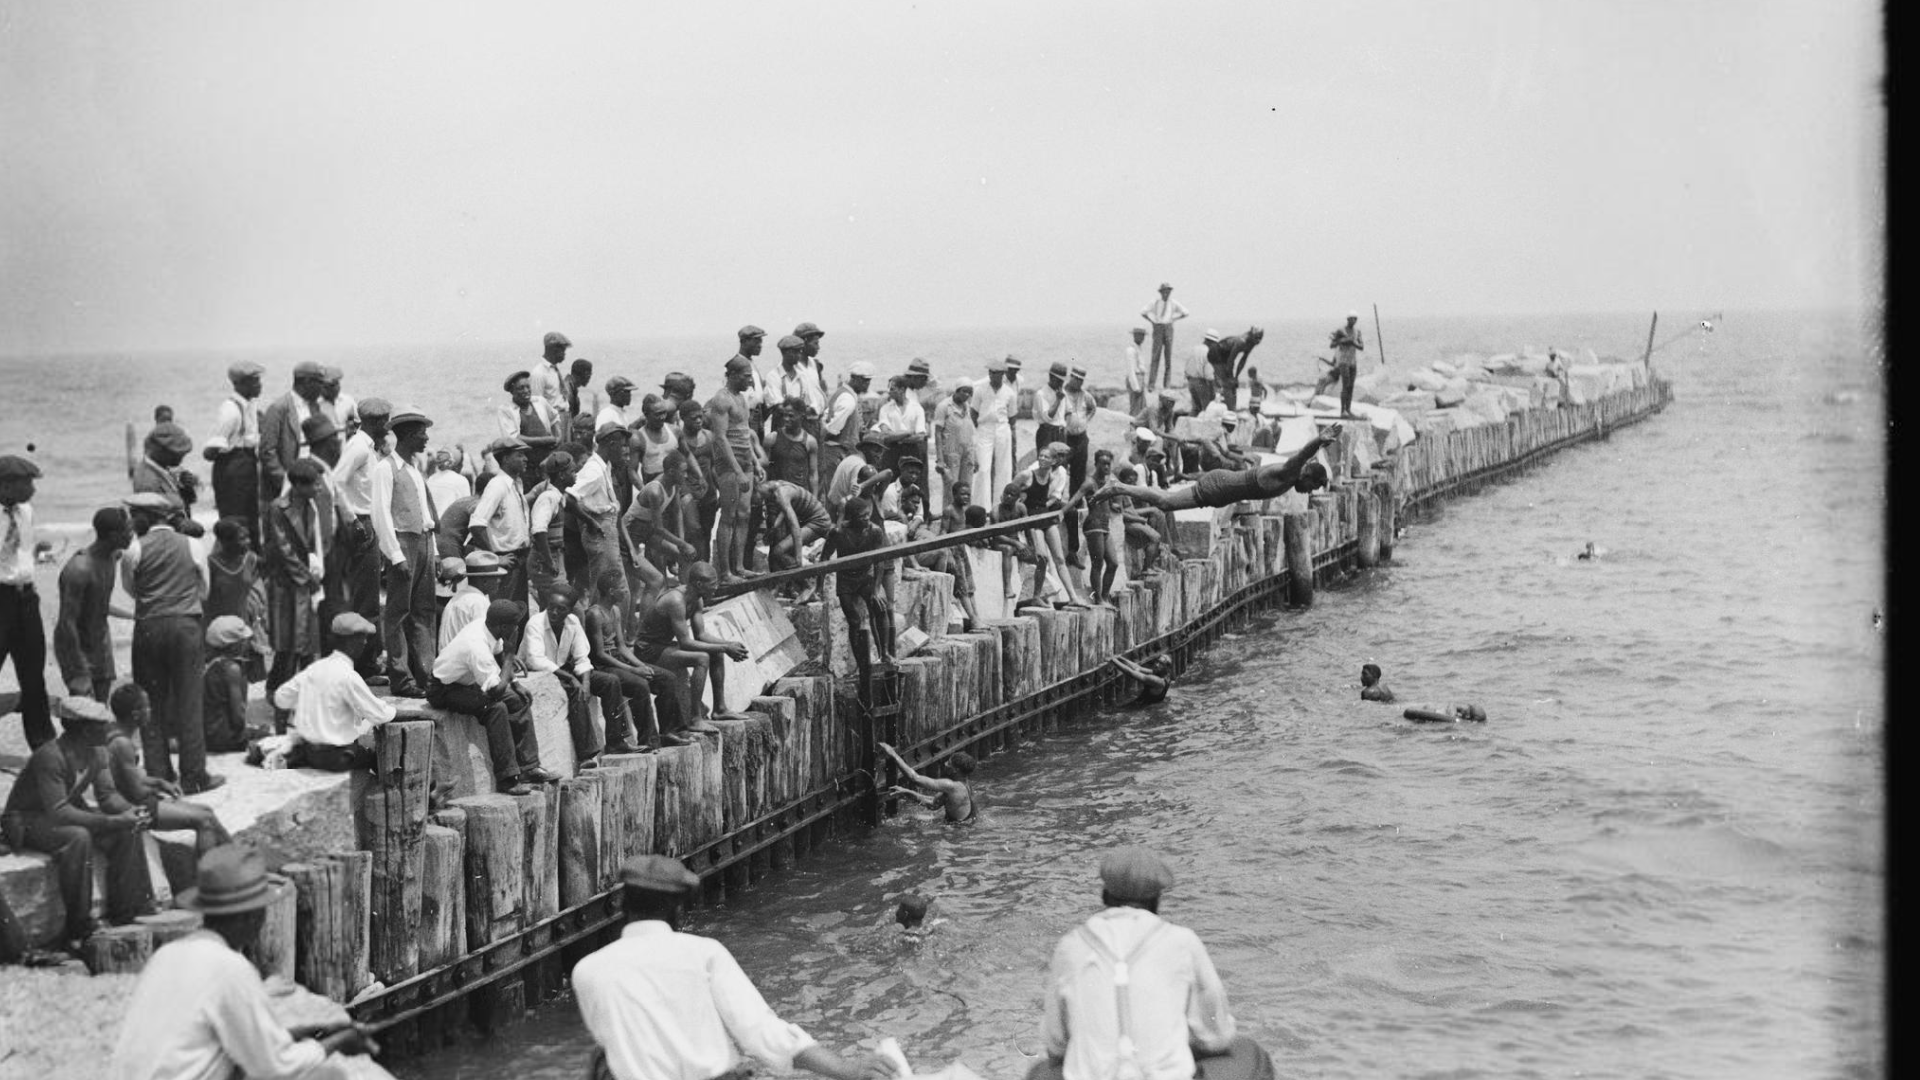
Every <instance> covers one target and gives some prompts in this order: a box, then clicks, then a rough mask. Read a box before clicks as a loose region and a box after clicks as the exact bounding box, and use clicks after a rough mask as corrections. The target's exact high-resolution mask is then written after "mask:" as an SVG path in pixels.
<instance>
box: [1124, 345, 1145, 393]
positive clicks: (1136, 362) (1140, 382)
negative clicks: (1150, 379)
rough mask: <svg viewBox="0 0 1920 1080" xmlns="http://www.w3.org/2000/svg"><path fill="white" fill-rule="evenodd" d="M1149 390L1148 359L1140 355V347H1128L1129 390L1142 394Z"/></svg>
mask: <svg viewBox="0 0 1920 1080" xmlns="http://www.w3.org/2000/svg"><path fill="white" fill-rule="evenodd" d="M1146 388H1147V358H1146V357H1144V356H1141V355H1140V346H1138V345H1129V346H1127V389H1128V390H1131V391H1133V392H1134V393H1136V394H1137V393H1140V392H1141V391H1143V390H1145V389H1146Z"/></svg>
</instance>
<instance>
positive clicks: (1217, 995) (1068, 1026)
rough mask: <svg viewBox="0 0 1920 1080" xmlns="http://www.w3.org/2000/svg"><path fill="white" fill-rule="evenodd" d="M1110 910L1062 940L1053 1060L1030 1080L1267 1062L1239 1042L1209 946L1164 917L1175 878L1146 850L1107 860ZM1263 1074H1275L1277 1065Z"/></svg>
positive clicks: (1050, 1020)
mask: <svg viewBox="0 0 1920 1080" xmlns="http://www.w3.org/2000/svg"><path fill="white" fill-rule="evenodd" d="M1100 885H1101V890H1100V904H1101V908H1102V910H1101V911H1100V912H1099V913H1097V914H1095V915H1094V916H1093V917H1092V918H1090V919H1088V920H1087V921H1086V922H1084V923H1082V924H1081V925H1080V926H1078V927H1075V928H1074V930H1073V932H1072V933H1070V934H1068V935H1066V936H1065V937H1063V938H1061V939H1060V944H1059V945H1058V946H1056V947H1055V948H1054V950H1053V959H1052V962H1051V963H1050V964H1049V965H1048V968H1047V1005H1046V1019H1045V1021H1044V1023H1043V1026H1042V1034H1043V1037H1044V1039H1045V1043H1046V1052H1047V1060H1046V1061H1045V1062H1042V1063H1041V1064H1039V1065H1036V1066H1035V1067H1034V1069H1033V1070H1032V1072H1030V1073H1029V1074H1028V1080H1062V1078H1064V1080H1113V1078H1114V1077H1117V1076H1121V1075H1129V1076H1136V1077H1140V1078H1141V1080H1194V1078H1195V1076H1196V1068H1195V1064H1196V1062H1195V1057H1196V1056H1200V1061H1199V1069H1198V1070H1197V1074H1198V1076H1199V1077H1201V1078H1203V1080H1204V1078H1205V1077H1206V1076H1207V1073H1208V1068H1207V1056H1209V1055H1220V1054H1226V1053H1228V1052H1229V1051H1230V1050H1231V1051H1232V1052H1233V1055H1234V1057H1233V1058H1232V1059H1230V1060H1231V1061H1232V1062H1233V1063H1234V1064H1243V1063H1251V1062H1253V1061H1254V1060H1257V1059H1264V1058H1265V1056H1266V1055H1265V1052H1264V1051H1261V1050H1260V1048H1259V1047H1257V1046H1255V1045H1253V1043H1252V1042H1250V1041H1248V1040H1245V1039H1236V1038H1235V1037H1234V1023H1233V1014H1232V1013H1230V1012H1228V1011H1227V990H1226V987H1225V986H1224V985H1222V984H1221V982H1220V975H1219V973H1218V972H1216V971H1215V970H1214V968H1213V959H1212V958H1211V957H1209V956H1208V955H1207V947H1206V946H1205V945H1203V944H1201V943H1200V938H1199V937H1198V936H1197V935H1196V934H1194V932H1193V931H1191V930H1189V929H1187V928H1186V927H1184V926H1175V925H1174V924H1172V923H1170V922H1167V921H1166V920H1165V919H1162V918H1161V917H1160V914H1159V912H1160V895H1161V893H1163V892H1165V891H1166V890H1167V889H1169V888H1171V887H1172V886H1173V871H1172V870H1171V869H1170V868H1169V867H1168V866H1167V864H1166V861H1165V860H1163V859H1161V858H1160V856H1158V855H1156V854H1154V853H1153V852H1151V851H1149V850H1147V849H1146V848H1143V847H1122V848H1117V849H1115V850H1113V851H1109V852H1108V853H1107V854H1106V855H1105V856H1104V857H1103V858H1102V859H1101V860H1100ZM1266 1064H1267V1069H1266V1071H1265V1072H1264V1074H1259V1073H1254V1072H1246V1073H1234V1074H1232V1075H1239V1076H1254V1075H1265V1076H1268V1077H1271V1076H1272V1075H1273V1072H1272V1067H1271V1063H1270V1062H1269V1063H1266Z"/></svg>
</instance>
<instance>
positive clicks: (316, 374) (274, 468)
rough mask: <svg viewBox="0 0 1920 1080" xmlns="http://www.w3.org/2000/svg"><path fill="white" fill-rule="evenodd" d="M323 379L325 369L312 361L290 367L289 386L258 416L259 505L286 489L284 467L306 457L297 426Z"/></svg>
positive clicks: (317, 396)
mask: <svg viewBox="0 0 1920 1080" xmlns="http://www.w3.org/2000/svg"><path fill="white" fill-rule="evenodd" d="M325 381H326V369H325V368H324V367H323V366H321V365H320V364H319V363H316V362H315V361H312V360H302V361H301V362H300V363H298V364H295V365H294V366H293V389H291V390H289V391H287V393H286V394H285V395H284V396H282V397H280V398H277V399H275V401H274V402H273V404H271V405H268V406H267V409H266V412H264V413H262V414H261V416H260V506H261V513H262V514H263V515H264V514H265V512H266V511H265V507H266V505H267V503H269V502H271V501H273V500H274V499H277V498H279V497H280V496H281V495H282V494H284V493H285V492H286V488H287V466H289V465H291V464H293V463H294V462H295V461H297V460H299V459H300V458H303V457H306V456H307V453H306V448H305V447H304V446H302V445H301V443H300V425H301V424H302V423H304V422H305V421H306V419H307V417H309V416H312V415H313V412H314V409H315V408H317V407H318V406H317V403H318V402H319V400H320V390H321V387H322V384H323V383H325Z"/></svg>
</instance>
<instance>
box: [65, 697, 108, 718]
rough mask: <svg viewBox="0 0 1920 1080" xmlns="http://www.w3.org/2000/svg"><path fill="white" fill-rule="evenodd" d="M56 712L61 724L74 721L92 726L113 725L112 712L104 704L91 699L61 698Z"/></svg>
mask: <svg viewBox="0 0 1920 1080" xmlns="http://www.w3.org/2000/svg"><path fill="white" fill-rule="evenodd" d="M56 711H57V712H58V713H59V714H60V720H61V722H62V723H72V722H74V721H76V720H83V721H86V722H87V723H92V724H111V723H113V710H112V709H110V708H108V707H107V703H106V702H104V701H95V700H94V699H92V698H85V697H69V698H62V699H60V705H59V708H58V709H57V710H56Z"/></svg>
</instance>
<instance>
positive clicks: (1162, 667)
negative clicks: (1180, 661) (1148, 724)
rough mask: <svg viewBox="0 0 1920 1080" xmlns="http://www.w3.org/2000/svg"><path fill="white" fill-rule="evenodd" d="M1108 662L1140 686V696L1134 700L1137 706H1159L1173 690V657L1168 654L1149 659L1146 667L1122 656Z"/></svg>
mask: <svg viewBox="0 0 1920 1080" xmlns="http://www.w3.org/2000/svg"><path fill="white" fill-rule="evenodd" d="M1108 662H1109V663H1111V664H1112V665H1113V666H1114V667H1116V668H1119V669H1120V671H1121V672H1122V673H1123V674H1125V675H1127V676H1128V677H1129V678H1131V679H1132V680H1133V681H1134V682H1137V683H1139V684H1140V696H1139V697H1136V698H1134V699H1133V703H1134V704H1135V705H1158V704H1159V703H1160V702H1162V701H1165V700H1167V691H1169V690H1171V689H1173V657H1171V656H1168V655H1167V654H1166V653H1161V654H1159V655H1158V656H1150V657H1148V658H1147V662H1146V664H1145V665H1144V666H1143V665H1140V664H1136V663H1134V662H1133V661H1131V660H1128V659H1127V658H1125V657H1122V656H1116V657H1114V658H1113V659H1112V660H1110V661H1108Z"/></svg>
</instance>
